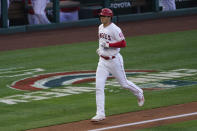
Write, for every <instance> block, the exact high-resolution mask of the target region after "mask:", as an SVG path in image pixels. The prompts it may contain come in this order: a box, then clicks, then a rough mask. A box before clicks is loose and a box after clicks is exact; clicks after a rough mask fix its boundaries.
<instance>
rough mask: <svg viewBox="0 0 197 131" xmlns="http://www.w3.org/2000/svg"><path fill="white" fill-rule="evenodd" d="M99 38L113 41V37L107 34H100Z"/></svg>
mask: <svg viewBox="0 0 197 131" xmlns="http://www.w3.org/2000/svg"><path fill="white" fill-rule="evenodd" d="M99 38H103V39H106V40H109V41H111V36H110V35H108V34H105V33H100V34H99Z"/></svg>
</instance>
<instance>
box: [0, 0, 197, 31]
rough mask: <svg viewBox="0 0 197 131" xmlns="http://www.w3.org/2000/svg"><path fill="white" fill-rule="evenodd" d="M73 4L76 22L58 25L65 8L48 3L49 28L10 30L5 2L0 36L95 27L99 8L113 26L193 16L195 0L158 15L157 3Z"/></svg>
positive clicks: (104, 0) (109, 0) (110, 0)
mask: <svg viewBox="0 0 197 131" xmlns="http://www.w3.org/2000/svg"><path fill="white" fill-rule="evenodd" d="M19 1H20V0H16V2H15V3H17V2H18V3H19ZM75 1H76V2H78V3H80V4H79V7H80V11H79V20H78V21H74V22H66V23H60V22H59V11H60V8H63V7H68V6H67V5H63V4H62V3H60V1H59V0H51V5H52V6H51V5H50V6H48V7H47V9H50V10H52V11H53V12H54V13H53V14H52V15H48V17H50V18H51V21H52V23H51V24H47V25H29V24H28V23H25V22H23V23H24V24H18V25H17V24H13V25H10V26H9V25H8V22H7V19H9V16H10V12H11V11H10V10H7V6H8V5H7V2H6V1H2V3H1V7H2V8H1V12H2V13H1V28H0V34H10V33H17V32H29V31H39V30H47V29H58V28H67V27H79V26H90V25H97V24H99V23H100V21H99V18H98V16H96V15H95V12H98V11H99V10H100V9H101V8H104V7H108V8H111V9H112V10H113V11H114V15H115V16H114V17H113V21H114V22H115V23H117V22H124V21H137V20H145V19H156V18H163V17H171V16H182V15H193V14H197V1H196V0H176V6H177V9H176V10H174V11H162V7H161V5H160V3H159V0H97V1H94V2H92V1H91V0H75ZM18 3H17V4H18ZM69 6H72V5H69ZM28 8H31V7H29V6H28V4H27V1H26V2H25V3H24V12H25V10H26V9H28ZM13 12H14V11H13Z"/></svg>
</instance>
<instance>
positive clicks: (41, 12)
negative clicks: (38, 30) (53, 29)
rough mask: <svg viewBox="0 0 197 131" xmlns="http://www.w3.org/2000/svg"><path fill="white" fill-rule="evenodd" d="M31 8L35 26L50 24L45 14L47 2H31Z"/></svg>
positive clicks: (41, 0) (38, 0) (42, 0)
mask: <svg viewBox="0 0 197 131" xmlns="http://www.w3.org/2000/svg"><path fill="white" fill-rule="evenodd" d="M31 2H32V7H33V10H34V13H35V17H37V18H35V20H37V21H36V22H35V23H36V24H37V23H38V24H50V21H49V20H48V18H47V16H46V12H45V8H46V6H47V3H49V2H50V1H49V0H31Z"/></svg>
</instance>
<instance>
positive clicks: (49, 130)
mask: <svg viewBox="0 0 197 131" xmlns="http://www.w3.org/2000/svg"><path fill="white" fill-rule="evenodd" d="M191 113H193V114H191ZM187 115H189V116H187ZM194 119H197V102H192V103H187V104H181V105H174V106H169V107H162V108H156V109H151V110H144V111H138V112H131V113H125V114H121V115H114V116H109V117H107V119H106V120H104V121H102V122H98V123H92V122H90V120H84V121H79V122H73V123H68V124H62V125H56V126H50V127H44V128H38V129H32V130H29V131H65V130H67V131H87V130H91V131H97V130H110V131H132V130H135V129H141V128H148V127H154V126H160V125H166V124H170V123H176V122H181V121H188V120H194Z"/></svg>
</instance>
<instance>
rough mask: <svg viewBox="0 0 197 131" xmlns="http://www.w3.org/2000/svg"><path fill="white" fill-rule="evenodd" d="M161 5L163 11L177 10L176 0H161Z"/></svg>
mask: <svg viewBox="0 0 197 131" xmlns="http://www.w3.org/2000/svg"><path fill="white" fill-rule="evenodd" d="M160 5H161V6H162V11H172V10H176V4H175V0H160Z"/></svg>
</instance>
